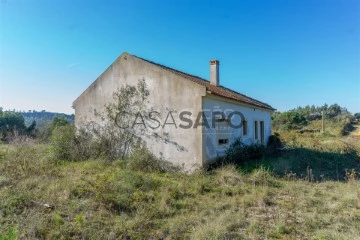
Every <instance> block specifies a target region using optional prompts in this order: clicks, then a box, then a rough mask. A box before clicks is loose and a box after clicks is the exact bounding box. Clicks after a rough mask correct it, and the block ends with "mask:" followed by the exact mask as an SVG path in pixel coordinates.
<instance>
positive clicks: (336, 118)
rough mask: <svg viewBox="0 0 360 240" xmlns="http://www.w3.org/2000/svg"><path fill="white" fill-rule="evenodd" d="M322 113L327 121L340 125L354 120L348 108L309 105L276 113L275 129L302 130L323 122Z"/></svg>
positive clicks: (333, 105) (274, 116)
mask: <svg viewBox="0 0 360 240" xmlns="http://www.w3.org/2000/svg"><path fill="white" fill-rule="evenodd" d="M322 113H324V115H325V119H327V120H329V121H333V122H337V123H339V124H346V123H348V122H351V121H352V120H353V119H354V116H352V115H351V113H349V112H348V111H347V110H346V108H343V107H340V106H339V105H338V104H336V103H335V104H332V105H330V106H328V105H327V104H324V105H323V106H321V107H315V106H314V105H312V106H309V105H307V106H305V107H298V108H296V109H292V110H290V111H285V112H275V113H274V114H273V115H272V123H273V129H275V130H292V129H301V128H304V127H306V126H308V125H309V124H310V123H311V122H313V121H317V120H321V119H322Z"/></svg>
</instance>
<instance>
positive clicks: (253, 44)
mask: <svg viewBox="0 0 360 240" xmlns="http://www.w3.org/2000/svg"><path fill="white" fill-rule="evenodd" d="M125 51H126V52H129V53H131V54H134V55H137V56H140V57H143V58H146V59H149V60H152V61H155V62H158V63H161V64H164V65H166V66H169V67H172V68H175V69H179V70H182V71H185V72H187V73H190V74H194V75H197V76H200V77H203V78H206V79H208V78H209V60H210V59H214V58H215V59H219V60H220V83H221V84H222V85H223V86H226V87H229V88H232V89H234V90H236V91H239V92H241V93H244V94H246V95H249V96H251V97H253V98H256V99H258V100H261V101H264V102H267V103H269V104H271V105H272V106H273V107H274V108H276V109H278V110H280V111H283V110H288V109H292V108H295V107H297V106H305V105H307V104H310V105H312V104H314V105H322V104H324V103H328V104H332V103H338V104H340V105H341V106H344V107H346V108H348V110H350V111H351V112H353V113H354V112H360V1H358V0H342V1H340V0H337V1H332V0H315V1H314V0H297V1H295V0H275V1H269V0H267V1H260V0H253V1H251V0H249V1H219V0H217V1H211V0H208V1H188V0H182V1H172V0H162V1H147V0H143V1H136V0H129V1H122V0H121V1H120V0H119V1H95V0H87V1H81V0H77V1H68V0H61V1H59V0H0V106H3V107H4V108H5V109H17V110H25V111H27V110H30V109H31V110H32V109H35V110H39V111H40V110H47V111H56V112H65V113H73V112H74V111H73V109H72V108H71V106H72V102H73V100H75V99H76V97H77V96H78V95H80V94H81V93H82V92H83V91H84V90H85V89H86V88H87V86H88V85H89V84H90V83H91V82H93V81H94V80H95V79H96V78H97V77H98V76H99V75H100V74H101V73H102V72H103V71H104V70H105V69H106V68H107V67H108V66H109V65H110V64H111V63H112V62H113V61H114V60H115V59H116V58H117V57H118V56H119V55H120V54H121V53H122V52H125Z"/></svg>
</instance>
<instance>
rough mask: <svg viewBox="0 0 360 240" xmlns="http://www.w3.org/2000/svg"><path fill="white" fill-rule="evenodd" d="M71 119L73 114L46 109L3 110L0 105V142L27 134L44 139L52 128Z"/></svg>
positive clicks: (65, 123) (70, 121)
mask: <svg viewBox="0 0 360 240" xmlns="http://www.w3.org/2000/svg"><path fill="white" fill-rule="evenodd" d="M73 121H74V115H66V114H62V113H60V114H58V113H51V112H46V111H41V112H36V111H29V112H20V111H15V110H3V108H2V107H0V142H8V141H9V139H11V138H14V137H15V136H27V137H32V138H39V139H42V140H45V141H46V140H47V139H48V138H49V137H50V135H51V132H52V131H53V129H54V128H56V127H57V126H65V125H68V124H71V123H72V122H73ZM38 122H40V123H41V126H39V125H38Z"/></svg>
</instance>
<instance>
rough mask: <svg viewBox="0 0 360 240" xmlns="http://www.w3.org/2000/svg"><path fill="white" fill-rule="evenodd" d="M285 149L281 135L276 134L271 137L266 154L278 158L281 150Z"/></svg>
mask: <svg viewBox="0 0 360 240" xmlns="http://www.w3.org/2000/svg"><path fill="white" fill-rule="evenodd" d="M282 147H283V144H282V142H281V140H280V135H279V134H278V133H275V134H274V135H271V136H270V137H269V140H268V143H267V147H266V154H267V155H268V156H276V155H278V153H279V149H280V148H282Z"/></svg>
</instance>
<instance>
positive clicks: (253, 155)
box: [221, 139, 265, 164]
mask: <svg viewBox="0 0 360 240" xmlns="http://www.w3.org/2000/svg"><path fill="white" fill-rule="evenodd" d="M264 153H265V147H264V146H263V145H261V144H252V145H246V144H244V143H242V142H241V141H240V139H237V140H236V141H235V142H234V143H233V144H231V146H230V147H229V149H228V150H227V151H226V153H225V156H224V158H223V159H221V162H223V163H226V164H228V163H231V164H241V163H244V162H246V161H248V160H256V159H261V158H262V157H263V155H264Z"/></svg>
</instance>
